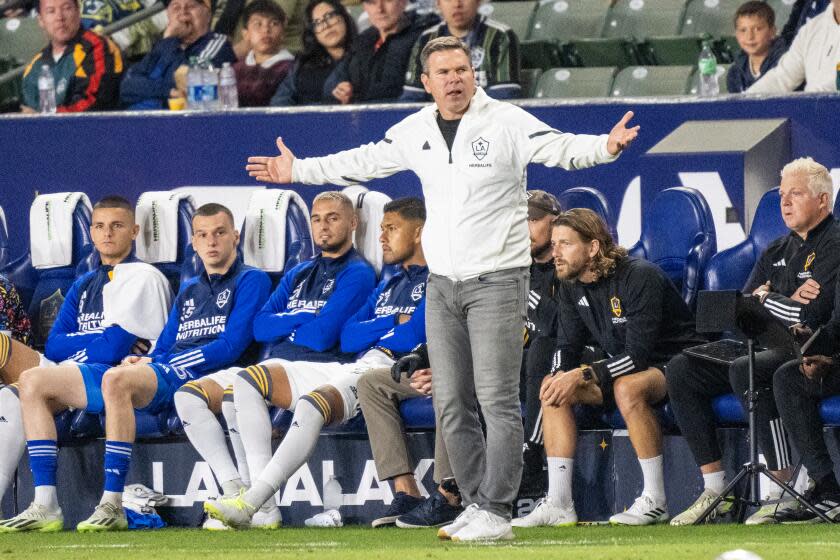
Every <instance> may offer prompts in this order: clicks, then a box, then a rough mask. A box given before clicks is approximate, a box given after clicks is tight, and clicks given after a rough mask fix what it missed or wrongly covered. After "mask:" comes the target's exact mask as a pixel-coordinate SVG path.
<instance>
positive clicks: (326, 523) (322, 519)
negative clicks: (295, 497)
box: [303, 509, 344, 527]
mask: <svg viewBox="0 0 840 560" xmlns="http://www.w3.org/2000/svg"><path fill="white" fill-rule="evenodd" d="M303 524H304V525H305V526H307V527H344V522H343V521H342V520H341V513H340V512H339V511H338V510H337V509H328V510H327V511H322V512H321V513H316V514H315V515H313V516H312V517H310V518H309V519H307V520H305V521H304V522H303Z"/></svg>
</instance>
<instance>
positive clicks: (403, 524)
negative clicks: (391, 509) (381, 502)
mask: <svg viewBox="0 0 840 560" xmlns="http://www.w3.org/2000/svg"><path fill="white" fill-rule="evenodd" d="M450 523H452V522H451V521H444V522H443V523H438V524H437V525H414V524H412V523H406V522H405V521H400V520H399V519H397V521H396V523H395V525H396V526H397V527H399V528H400V529H434V528H435V527H443V526H444V525H448V524H450Z"/></svg>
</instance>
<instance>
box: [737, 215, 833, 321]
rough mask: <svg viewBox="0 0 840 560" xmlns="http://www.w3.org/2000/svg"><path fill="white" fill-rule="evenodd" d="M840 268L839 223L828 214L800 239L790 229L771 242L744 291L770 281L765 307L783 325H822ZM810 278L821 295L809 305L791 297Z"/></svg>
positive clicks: (829, 310) (830, 303) (827, 316)
mask: <svg viewBox="0 0 840 560" xmlns="http://www.w3.org/2000/svg"><path fill="white" fill-rule="evenodd" d="M838 267H840V222H838V221H837V220H835V219H834V217H833V216H828V217H827V218H826V219H825V220H823V221H822V222H820V223H819V224H818V225H817V226H816V227H815V228H814V229H812V230H811V231H810V232H808V238H807V239H802V238H801V237H799V235H797V234H796V233H793V232H790V233H789V234H787V235H785V236H784V237H780V238H779V239H777V240H775V241H774V242H773V243H771V244H770V246H769V247H767V249H766V250H765V251H764V253H762V255H761V257H760V258H759V259H758V262H757V263H755V266H754V267H753V271H752V273H751V274H750V279H749V280H748V281H747V286H746V288H745V291H746V292H747V293H752V292H753V291H755V289H756V288H758V287H759V286H761V285H762V284H764V283H766V282H768V281H769V282H770V290H771V292H770V294H769V295H768V296H767V298H766V299H765V300H764V307H766V308H767V310H768V311H770V313H772V314H773V315H774V316H775V317H777V318H778V319H780V320H781V321H783V322H784V323H785V324H788V325H793V324H796V323H805V324H807V325H808V326H809V327H811V328H812V329H815V328H816V327H818V326H820V325H822V324H824V323H825V322H827V321H828V319H829V317H830V316H831V310H832V307H833V306H834V289H835V283H836V280H837V269H838ZM809 278H813V279H814V280H815V281H816V282H817V283H818V284H819V285H820V295H819V296H818V297H817V299H815V300H812V301H811V302H810V303H809V304H808V305H803V304H801V303H798V302H796V301H793V300H792V299H790V296H792V295H793V294H794V292H796V290H797V289H798V288H799V286H801V285H802V284H804V283H805V281H806V280H808V279H809Z"/></svg>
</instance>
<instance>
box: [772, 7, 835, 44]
mask: <svg viewBox="0 0 840 560" xmlns="http://www.w3.org/2000/svg"><path fill="white" fill-rule="evenodd" d="M829 4H831V0H796V2H795V3H794V5H793V8H791V10H790V16H789V17H788V20H787V23H786V24H785V27H784V28H783V29H782V39H784V40H785V44H786V45H788V46H790V44H791V43H793V38H794V37H796V33H797V32H798V31H799V28H800V27H802V26H803V25H805V24H806V23H808V22H809V21H810V20H812V19H814V18H815V17H817V16H818V15H820V14H821V13H823V11H824V10H825V9H826V8H827V7H828V5H829Z"/></svg>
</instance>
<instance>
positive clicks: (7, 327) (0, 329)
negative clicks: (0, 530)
mask: <svg viewBox="0 0 840 560" xmlns="http://www.w3.org/2000/svg"><path fill="white" fill-rule="evenodd" d="M0 333H2V334H4V335H6V336H9V337H11V338H12V339H13V340H17V341H18V342H20V343H21V344H25V345H27V346H28V345H29V344H30V343H31V341H32V323H31V322H30V321H29V317H28V316H27V315H26V310H25V309H24V308H23V303H21V300H20V295H18V292H17V290H16V289H15V286H14V284H12V282H11V281H10V280H9V279H8V278H6V277H5V276H4V275H2V274H0ZM1 361H2V357H0V362H1ZM4 365H5V364H4ZM0 381H2V382H4V383H5V382H6V379H5V377H3V376H2V366H0ZM0 496H2V494H0Z"/></svg>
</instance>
